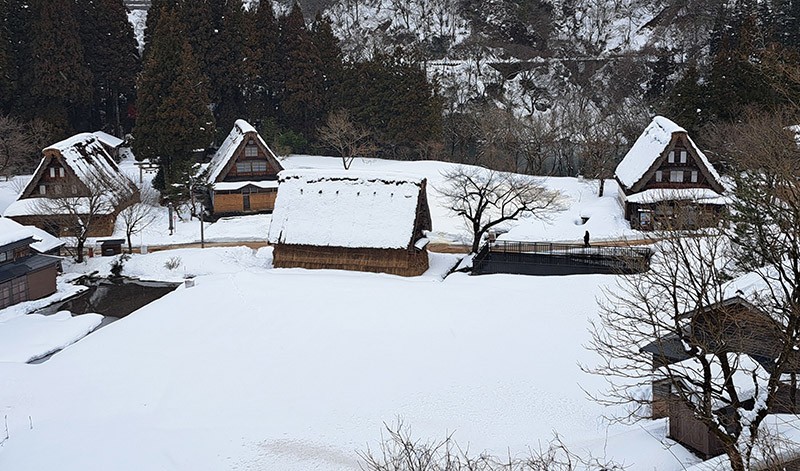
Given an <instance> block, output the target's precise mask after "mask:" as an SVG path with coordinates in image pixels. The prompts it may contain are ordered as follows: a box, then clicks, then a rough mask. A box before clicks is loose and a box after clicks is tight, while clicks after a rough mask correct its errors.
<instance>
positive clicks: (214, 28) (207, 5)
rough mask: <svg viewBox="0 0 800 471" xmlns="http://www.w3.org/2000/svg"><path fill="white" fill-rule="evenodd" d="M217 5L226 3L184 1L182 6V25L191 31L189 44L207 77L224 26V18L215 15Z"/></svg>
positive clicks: (213, 0) (216, 0)
mask: <svg viewBox="0 0 800 471" xmlns="http://www.w3.org/2000/svg"><path fill="white" fill-rule="evenodd" d="M217 3H224V1H223V0H182V2H181V4H180V17H181V23H183V25H184V27H185V28H186V31H191V34H189V35H188V39H189V44H190V45H191V46H192V51H194V56H195V58H197V62H198V63H199V64H200V68H201V70H203V72H204V73H205V74H206V75H209V66H210V65H211V58H212V55H213V51H214V47H215V43H216V41H217V36H218V34H217V32H218V31H219V29H220V27H221V24H222V16H221V15H220V16H215V15H214V12H215V11H218V8H216V7H215V5H214V4H217ZM148 19H149V18H148Z"/></svg>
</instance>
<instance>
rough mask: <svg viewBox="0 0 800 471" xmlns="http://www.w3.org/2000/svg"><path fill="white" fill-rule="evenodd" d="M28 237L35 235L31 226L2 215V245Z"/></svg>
mask: <svg viewBox="0 0 800 471" xmlns="http://www.w3.org/2000/svg"><path fill="white" fill-rule="evenodd" d="M28 237H33V232H32V231H31V230H30V228H29V227H25V226H23V225H22V224H19V223H17V222H15V221H12V220H11V219H8V218H4V217H0V246H2V245H8V244H13V243H14V242H19V241H20V240H24V239H27V238H28Z"/></svg>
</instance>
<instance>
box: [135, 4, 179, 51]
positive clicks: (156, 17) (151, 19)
mask: <svg viewBox="0 0 800 471" xmlns="http://www.w3.org/2000/svg"><path fill="white" fill-rule="evenodd" d="M177 6H178V0H151V2H150V8H148V9H147V21H146V22H145V28H144V52H143V54H142V58H143V59H146V58H147V54H149V49H150V43H151V42H152V40H153V35H154V34H155V31H156V30H157V29H158V22H159V21H160V20H161V13H163V12H164V9H165V8H166V9H167V10H175V8H176V7H177Z"/></svg>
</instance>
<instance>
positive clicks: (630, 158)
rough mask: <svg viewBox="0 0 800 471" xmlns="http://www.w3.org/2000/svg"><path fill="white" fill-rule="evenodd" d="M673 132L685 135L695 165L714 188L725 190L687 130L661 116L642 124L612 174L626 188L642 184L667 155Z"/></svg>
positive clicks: (631, 189) (720, 190)
mask: <svg viewBox="0 0 800 471" xmlns="http://www.w3.org/2000/svg"><path fill="white" fill-rule="evenodd" d="M676 134H682V135H683V136H685V138H686V142H687V143H688V145H689V149H688V150H689V154H690V155H694V156H696V162H697V166H698V167H699V168H700V171H702V172H703V173H704V174H705V176H706V178H707V179H708V182H709V183H710V184H711V186H712V187H713V188H714V190H715V191H717V192H718V193H722V192H723V191H724V188H723V186H722V184H721V183H720V176H719V174H718V173H717V171H716V170H715V169H714V166H713V165H711V162H709V161H708V158H706V156H705V154H703V152H702V151H701V150H700V149H699V148H698V147H697V145H696V144H695V143H694V141H692V139H691V138H690V137H689V135H688V133H687V132H686V130H685V129H683V128H682V127H680V126H678V125H677V124H675V123H674V122H672V121H670V120H669V119H667V118H665V117H663V116H656V117H655V118H653V121H651V122H650V124H649V125H648V126H647V128H645V130H644V132H643V133H642V135H641V136H639V138H638V139H637V140H636V142H635V143H634V144H633V147H631V149H630V150H629V151H628V153H627V154H625V157H624V158H623V159H622V161H621V162H620V163H619V165H617V169H616V171H615V172H614V174H615V176H616V177H617V180H618V181H619V182H620V184H622V186H623V188H624V189H625V190H627V191H638V189H639V188H637V187H641V186H642V184H643V182H646V181H647V180H648V179H649V177H650V176H651V173H652V172H655V170H656V169H657V168H658V167H659V166H660V164H661V162H662V161H663V159H664V158H665V157H666V155H667V151H668V149H669V147H670V145H671V144H672V143H673V137H674V136H675V135H676Z"/></svg>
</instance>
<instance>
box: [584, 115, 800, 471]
mask: <svg viewBox="0 0 800 471" xmlns="http://www.w3.org/2000/svg"><path fill="white" fill-rule="evenodd" d="M791 121H792V119H791V118H787V117H786V116H783V117H781V116H780V115H779V114H771V115H764V114H749V115H746V118H745V119H744V120H743V121H742V122H741V123H738V124H736V125H730V126H725V127H720V128H718V129H716V130H715V132H714V134H713V135H711V136H710V137H709V138H708V142H709V143H711V147H712V150H713V151H714V152H715V154H716V155H717V156H718V158H725V163H726V165H727V167H728V168H729V169H731V170H733V171H732V172H731V173H732V174H733V175H734V180H735V182H736V187H735V190H733V195H732V203H731V205H730V214H729V215H728V216H727V217H726V218H725V219H724V220H723V221H722V222H721V223H720V225H719V226H717V227H713V228H708V229H703V230H701V231H697V232H695V233H693V234H689V235H687V234H685V233H672V235H668V236H667V237H666V238H665V239H663V240H661V241H660V242H659V243H658V245H657V256H656V257H655V258H654V266H653V269H652V270H651V271H649V272H647V273H643V274H641V275H636V276H631V277H626V278H624V279H621V281H620V285H619V286H618V287H616V288H615V289H611V290H609V291H608V292H607V296H606V299H605V300H604V301H602V302H601V315H600V322H599V323H597V324H596V325H594V330H593V341H592V343H591V345H590V348H592V349H594V350H595V351H596V352H598V353H599V354H600V356H601V357H602V360H601V363H600V365H599V366H597V367H592V368H587V370H589V371H592V372H594V373H597V374H601V375H605V376H606V377H607V378H608V384H609V388H608V390H607V391H606V392H605V393H604V394H602V395H601V396H600V397H598V399H599V400H600V401H601V402H604V403H615V404H628V405H630V406H632V407H631V408H629V409H628V410H629V412H630V414H629V415H627V416H625V417H617V419H637V418H642V417H643V416H644V415H645V414H646V413H648V412H651V409H650V408H651V407H652V408H653V409H652V412H653V413H656V412H657V411H656V408H658V407H668V408H669V410H670V411H673V410H679V411H684V412H681V413H682V414H684V416H686V417H690V418H691V420H694V421H697V422H699V423H700V424H702V426H703V427H704V428H705V430H706V431H707V433H708V434H709V435H710V436H712V437H714V439H715V440H717V441H718V443H719V444H720V446H721V449H722V450H723V451H724V453H725V454H726V455H727V458H728V460H729V462H730V465H731V468H732V469H733V470H734V471H743V470H747V469H755V468H757V467H759V466H762V467H763V466H764V465H765V463H770V462H772V461H771V460H775V459H777V458H778V457H777V456H770V453H777V451H776V446H775V443H777V442H779V441H781V440H783V439H784V437H781V436H774V435H770V434H771V433H773V432H774V431H770V429H766V428H765V427H764V426H763V425H764V424H765V419H766V418H767V416H769V415H770V414H776V413H788V414H797V412H798V408H797V405H798V394H797V392H798V390H797V373H798V372H800V355H798V351H800V196H798V195H800V165H798V162H799V161H800V160H798V157H800V155H798V154H799V153H798V149H797V143H796V142H795V138H794V135H793V133H791V132H790V129H789V128H787V126H786V124H787V123H789V122H791ZM732 276H733V277H736V276H738V277H736V278H734V279H733V280H732V281H731V277H732ZM643 389H652V391H653V397H652V398H651V397H650V396H649V395H648V394H646V393H645V392H644V391H643ZM661 401H663V403H662V404H661V406H659V403H660V402H661ZM670 417H671V418H673V413H672V412H670ZM784 446H785V445H784ZM791 446H793V447H794V448H795V449H796V447H797V446H798V444H792V445H791ZM758 469H762V468H758ZM770 469H771V468H770Z"/></svg>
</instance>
